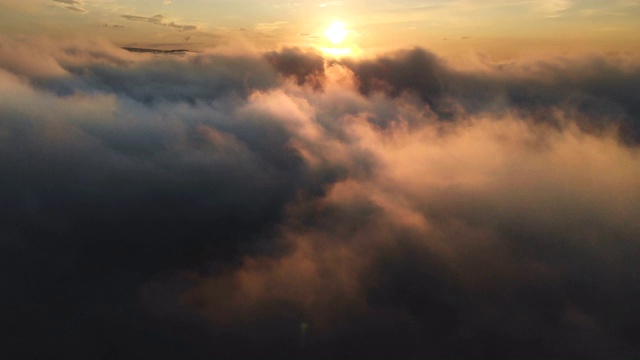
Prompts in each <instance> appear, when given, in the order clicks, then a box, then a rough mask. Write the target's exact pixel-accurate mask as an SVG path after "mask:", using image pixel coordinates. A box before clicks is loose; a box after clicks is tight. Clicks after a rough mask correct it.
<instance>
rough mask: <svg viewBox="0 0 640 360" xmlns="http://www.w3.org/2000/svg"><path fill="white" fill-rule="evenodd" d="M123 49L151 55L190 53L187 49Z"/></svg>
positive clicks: (126, 47) (125, 47) (124, 47)
mask: <svg viewBox="0 0 640 360" xmlns="http://www.w3.org/2000/svg"><path fill="white" fill-rule="evenodd" d="M122 48H123V49H125V50H127V51H130V52H134V53H151V54H167V55H183V54H185V53H188V52H192V51H191V50H187V49H173V50H159V49H146V48H137V47H128V46H123V47H122Z"/></svg>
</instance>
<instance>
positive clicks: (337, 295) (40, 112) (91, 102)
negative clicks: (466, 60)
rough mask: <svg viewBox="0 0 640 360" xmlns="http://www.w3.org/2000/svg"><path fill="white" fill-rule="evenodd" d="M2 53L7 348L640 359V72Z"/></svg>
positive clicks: (411, 61)
mask: <svg viewBox="0 0 640 360" xmlns="http://www.w3.org/2000/svg"><path fill="white" fill-rule="evenodd" d="M0 45H1V46H0V80H1V81H0V168H2V169H3V176H2V177H0V199H2V201H1V202H0V214H1V215H2V216H0V219H1V220H0V239H1V240H0V246H1V247H2V252H0V253H1V254H2V255H1V256H2V262H1V264H2V265H1V266H2V272H0V274H2V275H0V276H1V277H2V283H3V284H4V287H5V290H4V291H3V293H4V295H3V296H2V297H1V298H0V305H1V306H2V309H3V310H2V321H3V323H4V324H6V325H5V326H7V327H9V328H11V329H12V333H11V335H9V336H8V337H6V338H5V341H7V344H6V345H5V346H3V350H0V351H3V352H5V351H6V352H7V354H10V353H11V354H21V356H22V358H34V357H42V356H46V354H51V353H56V354H64V355H65V356H67V357H69V358H98V359H99V358H114V359H119V358H122V359H134V358H159V359H163V358H166V359H175V358H182V359H184V358H187V359H192V358H193V359H204V358H219V359H250V358H280V359H288V358H292V359H293V358H301V357H303V358H308V359H326V358H336V359H352V358H358V359H361V358H367V359H377V358H380V359H389V358H397V359H415V358H425V357H436V358H451V359H469V358H474V359H484V358H486V359H496V358H503V359H512V358H542V357H544V358H593V359H598V358H603V357H609V358H621V359H626V358H628V359H631V358H635V357H636V356H637V353H638V351H640V349H639V348H638V345H637V344H638V343H640V342H639V340H640V332H639V331H638V329H640V310H638V309H639V308H638V306H637V304H638V302H640V287H639V286H638V276H639V275H640V273H639V272H638V270H637V264H638V262H639V261H640V254H639V253H638V250H637V249H638V244H637V241H638V239H637V234H638V233H640V225H639V224H640V205H639V204H640V157H639V155H638V150H637V142H638V140H639V139H640V125H639V124H640V98H639V96H640V95H639V94H640V88H639V85H638V84H640V63H638V62H637V61H636V59H634V58H631V57H623V56H619V57H605V56H597V55H593V56H590V57H582V58H573V59H571V58H561V57H551V56H550V57H548V58H544V59H527V60H521V61H518V62H514V63H510V64H493V63H488V62H486V61H483V60H482V59H480V61H479V62H478V64H477V65H474V66H473V67H469V66H467V67H466V68H461V67H458V66H454V65H453V64H450V63H447V62H446V61H445V60H444V59H441V58H439V57H437V56H436V55H434V54H432V53H430V52H428V51H426V50H422V49H413V50H407V51H399V52H397V53H393V54H388V55H384V56H379V57H377V58H374V59H361V60H342V61H336V60H328V59H324V58H323V57H322V55H321V54H317V53H314V52H313V51H304V50H300V49H284V50H280V51H274V52H269V53H266V54H260V53H253V52H246V51H245V52H241V51H226V52H223V51H219V52H215V51H214V52H209V53H202V54H188V55H185V56H181V57H173V56H157V55H149V54H133V53H129V52H127V51H125V50H122V49H118V48H115V47H113V46H111V45H109V44H106V43H101V42H87V41H68V42H59V41H58V42H55V41H51V40H46V39H34V38H24V39H20V40H15V39H8V38H3V39H1V40H0ZM302 324H306V327H304V330H302V328H301V325H302ZM303 331H304V334H303V333H302V332H303Z"/></svg>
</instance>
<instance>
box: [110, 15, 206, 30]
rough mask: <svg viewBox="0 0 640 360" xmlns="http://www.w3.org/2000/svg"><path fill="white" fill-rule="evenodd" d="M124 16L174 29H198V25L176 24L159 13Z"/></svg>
mask: <svg viewBox="0 0 640 360" xmlns="http://www.w3.org/2000/svg"><path fill="white" fill-rule="evenodd" d="M122 17H123V18H125V19H127V20H130V21H139V22H146V23H150V24H154V25H162V26H168V27H171V28H174V29H178V30H180V31H190V30H196V29H198V27H197V26H195V25H184V24H176V23H175V22H173V21H169V22H168V21H165V19H166V17H164V16H162V15H159V14H158V15H154V16H149V17H146V16H137V15H122Z"/></svg>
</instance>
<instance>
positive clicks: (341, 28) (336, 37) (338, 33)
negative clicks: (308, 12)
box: [324, 21, 349, 45]
mask: <svg viewBox="0 0 640 360" xmlns="http://www.w3.org/2000/svg"><path fill="white" fill-rule="evenodd" d="M348 34H349V31H348V30H347V28H346V26H345V25H344V23H343V22H341V21H334V22H333V23H332V24H331V25H329V27H328V28H327V30H326V31H325V32H324V35H325V36H326V37H327V39H329V41H331V43H333V44H335V45H339V44H341V43H342V42H343V41H344V39H345V38H346V37H347V35H348Z"/></svg>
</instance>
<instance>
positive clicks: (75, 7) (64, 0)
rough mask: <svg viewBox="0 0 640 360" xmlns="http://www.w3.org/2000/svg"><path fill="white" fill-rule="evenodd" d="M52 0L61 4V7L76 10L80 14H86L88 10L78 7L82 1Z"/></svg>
mask: <svg viewBox="0 0 640 360" xmlns="http://www.w3.org/2000/svg"><path fill="white" fill-rule="evenodd" d="M53 1H54V2H56V3H58V4H59V5H60V6H62V7H63V8H65V9H67V10H69V11H73V12H77V13H80V14H86V13H88V12H89V11H87V10H86V9H84V8H82V7H80V5H82V2H80V1H76V0H53Z"/></svg>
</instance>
